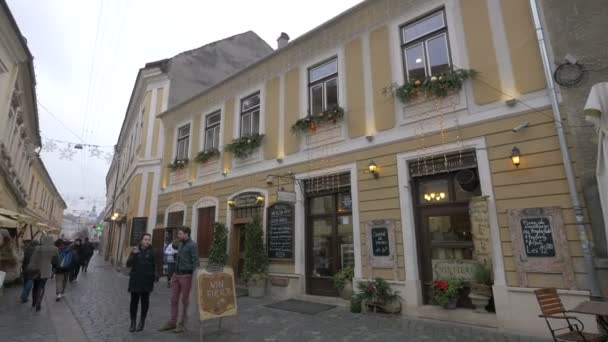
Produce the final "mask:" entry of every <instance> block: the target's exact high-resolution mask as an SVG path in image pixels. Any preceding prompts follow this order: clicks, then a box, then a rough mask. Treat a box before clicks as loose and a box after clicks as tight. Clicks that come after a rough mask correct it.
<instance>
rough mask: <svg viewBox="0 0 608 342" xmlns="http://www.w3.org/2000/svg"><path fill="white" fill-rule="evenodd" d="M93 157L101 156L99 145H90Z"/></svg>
mask: <svg viewBox="0 0 608 342" xmlns="http://www.w3.org/2000/svg"><path fill="white" fill-rule="evenodd" d="M89 153H90V155H91V158H101V154H102V151H101V149H100V148H99V146H97V145H89Z"/></svg>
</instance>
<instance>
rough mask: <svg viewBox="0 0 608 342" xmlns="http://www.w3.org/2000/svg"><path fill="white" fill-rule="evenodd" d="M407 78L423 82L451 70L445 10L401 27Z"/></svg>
mask: <svg viewBox="0 0 608 342" xmlns="http://www.w3.org/2000/svg"><path fill="white" fill-rule="evenodd" d="M401 47H402V51H403V64H404V67H405V77H406V79H408V80H411V79H423V78H425V77H428V76H432V75H438V74H440V73H442V72H445V71H447V70H449V68H450V65H451V58H450V47H449V43H448V27H447V23H446V19H445V11H444V10H443V9H441V10H439V11H436V12H433V13H431V14H429V15H427V16H426V17H424V18H421V19H418V20H416V21H414V22H412V23H409V24H406V25H404V26H402V27H401Z"/></svg>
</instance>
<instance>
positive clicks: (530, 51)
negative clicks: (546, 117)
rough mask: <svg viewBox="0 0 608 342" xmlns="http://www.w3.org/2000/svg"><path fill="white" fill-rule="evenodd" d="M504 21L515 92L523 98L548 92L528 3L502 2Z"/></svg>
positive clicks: (502, 0)
mask: <svg viewBox="0 0 608 342" xmlns="http://www.w3.org/2000/svg"><path fill="white" fill-rule="evenodd" d="M500 4H501V8H502V15H503V21H504V24H505V31H506V34H507V43H508V45H509V53H510V56H511V65H512V67H513V77H514V79H515V88H516V89H517V91H518V92H519V93H520V94H526V93H530V92H533V91H536V90H541V89H544V88H545V84H546V83H545V76H544V72H543V65H542V62H541V59H540V51H539V48H538V41H537V39H536V33H535V30H534V25H533V21H532V15H531V13H530V2H529V1H527V0H501V1H500Z"/></svg>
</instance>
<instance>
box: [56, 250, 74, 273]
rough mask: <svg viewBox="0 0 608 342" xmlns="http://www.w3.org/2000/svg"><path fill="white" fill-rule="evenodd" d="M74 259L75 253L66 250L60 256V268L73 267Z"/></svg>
mask: <svg viewBox="0 0 608 342" xmlns="http://www.w3.org/2000/svg"><path fill="white" fill-rule="evenodd" d="M73 258H74V253H72V251H71V250H69V249H66V250H65V251H63V252H61V254H59V267H60V268H63V269H68V268H70V267H71V266H72V259H73Z"/></svg>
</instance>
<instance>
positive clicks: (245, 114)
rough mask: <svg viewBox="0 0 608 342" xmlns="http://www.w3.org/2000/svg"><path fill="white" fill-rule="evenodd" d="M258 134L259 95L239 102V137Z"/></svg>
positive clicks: (256, 94)
mask: <svg viewBox="0 0 608 342" xmlns="http://www.w3.org/2000/svg"><path fill="white" fill-rule="evenodd" d="M259 133H260V93H259V92H257V93H255V94H253V95H250V96H248V97H246V98H244V99H242V100H241V135H240V136H241V137H248V136H251V135H254V134H259Z"/></svg>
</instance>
